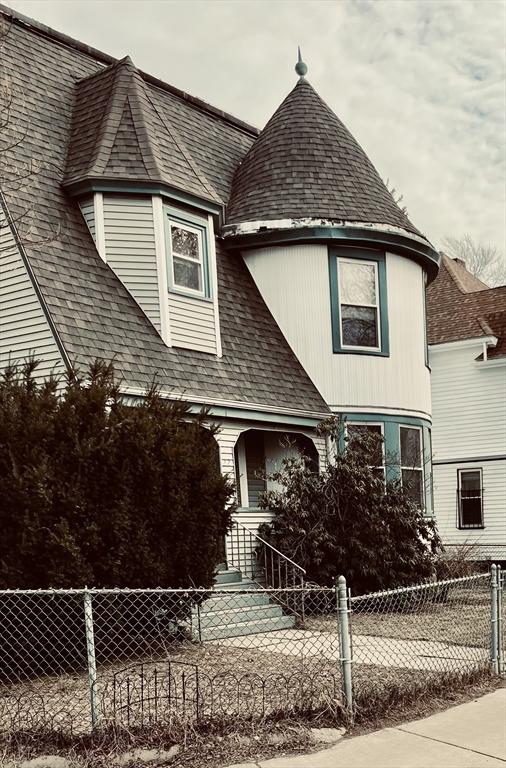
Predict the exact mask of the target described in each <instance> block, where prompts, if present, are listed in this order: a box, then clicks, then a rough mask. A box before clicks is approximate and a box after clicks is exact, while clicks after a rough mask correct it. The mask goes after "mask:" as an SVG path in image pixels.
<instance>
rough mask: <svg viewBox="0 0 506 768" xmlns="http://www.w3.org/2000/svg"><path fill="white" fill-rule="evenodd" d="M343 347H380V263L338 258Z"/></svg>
mask: <svg viewBox="0 0 506 768" xmlns="http://www.w3.org/2000/svg"><path fill="white" fill-rule="evenodd" d="M338 271H339V296H340V316H341V344H342V346H343V347H371V348H372V349H379V347H380V343H379V335H380V329H379V308H378V265H377V264H375V263H374V262H365V261H349V260H347V259H338Z"/></svg>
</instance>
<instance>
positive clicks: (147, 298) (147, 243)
mask: <svg viewBox="0 0 506 768" xmlns="http://www.w3.org/2000/svg"><path fill="white" fill-rule="evenodd" d="M104 233H105V256H106V261H107V263H108V264H109V265H110V267H111V269H113V270H114V272H115V273H116V274H117V275H118V277H119V278H120V280H121V282H122V283H123V284H124V285H125V286H126V288H128V290H129V291H130V293H131V294H132V296H133V297H134V299H135V300H136V301H137V303H138V304H139V306H140V307H141V308H142V309H143V311H144V312H145V313H146V315H147V316H148V317H149V319H150V320H151V322H152V323H153V325H154V326H155V328H156V329H157V330H158V331H160V298H159V292H158V270H157V263H156V247H155V229H154V221H153V204H152V200H151V198H150V197H138V198H137V197H131V196H128V197H127V196H125V197H121V196H114V195H104Z"/></svg>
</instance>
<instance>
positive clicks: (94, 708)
mask: <svg viewBox="0 0 506 768" xmlns="http://www.w3.org/2000/svg"><path fill="white" fill-rule="evenodd" d="M84 629H85V633H86V656H87V659H88V685H89V689H90V707H91V724H92V726H93V728H94V727H95V726H96V724H97V723H98V705H97V662H96V659H95V633H94V631H93V607H92V598H91V592H89V591H88V589H85V590H84Z"/></svg>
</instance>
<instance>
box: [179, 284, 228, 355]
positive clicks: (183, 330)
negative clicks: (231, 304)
mask: <svg viewBox="0 0 506 768" xmlns="http://www.w3.org/2000/svg"><path fill="white" fill-rule="evenodd" d="M168 297H169V299H168V300H169V318H170V335H171V342H172V344H173V345H174V346H175V347H183V348H184V349H195V350H197V351H199V352H210V353H211V354H213V355H215V354H216V352H217V346H216V326H215V322H214V312H215V308H214V304H213V303H212V302H211V301H203V300H202V299H194V298H193V297H190V296H183V295H180V294H176V293H169V294H168Z"/></svg>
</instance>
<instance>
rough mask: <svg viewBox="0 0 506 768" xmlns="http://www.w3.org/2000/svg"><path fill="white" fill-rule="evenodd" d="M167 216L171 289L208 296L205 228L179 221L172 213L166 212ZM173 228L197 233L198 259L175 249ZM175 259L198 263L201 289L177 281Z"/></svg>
mask: <svg viewBox="0 0 506 768" xmlns="http://www.w3.org/2000/svg"><path fill="white" fill-rule="evenodd" d="M166 217H167V224H168V237H167V238H166V242H167V245H168V255H169V260H170V286H169V289H171V288H172V289H174V290H175V291H180V292H181V293H185V294H189V295H192V296H196V297H205V296H207V286H206V269H205V249H204V236H205V229H203V228H199V227H193V226H191V224H186V223H184V222H182V221H179V220H178V219H176V218H174V217H172V216H171V215H170V213H166ZM173 228H176V229H182V230H184V231H186V232H191V233H192V234H195V235H197V243H198V259H194V258H192V257H191V256H187V255H186V254H184V253H180V252H179V251H177V250H175V249H174V248H173V245H172V230H173ZM174 259H180V260H181V261H185V262H187V263H188V264H192V265H194V266H195V265H196V266H197V269H198V275H199V283H200V285H201V286H202V287H201V288H200V289H196V288H192V287H190V286H187V285H183V284H181V283H178V282H177V281H176V276H175V269H174Z"/></svg>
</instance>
